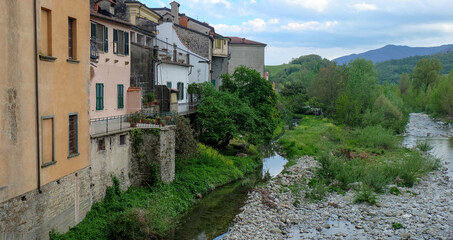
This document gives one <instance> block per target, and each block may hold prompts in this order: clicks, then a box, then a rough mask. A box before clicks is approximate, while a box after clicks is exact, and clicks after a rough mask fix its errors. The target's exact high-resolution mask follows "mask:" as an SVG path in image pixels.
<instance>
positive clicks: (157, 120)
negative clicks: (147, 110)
mask: <svg viewBox="0 0 453 240" xmlns="http://www.w3.org/2000/svg"><path fill="white" fill-rule="evenodd" d="M155 121H156V124H157V125H160V117H156V119H155Z"/></svg>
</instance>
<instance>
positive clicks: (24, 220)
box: [0, 167, 93, 240]
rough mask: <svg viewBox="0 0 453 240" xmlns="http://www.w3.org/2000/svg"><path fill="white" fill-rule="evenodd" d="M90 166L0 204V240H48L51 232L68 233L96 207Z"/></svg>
mask: <svg viewBox="0 0 453 240" xmlns="http://www.w3.org/2000/svg"><path fill="white" fill-rule="evenodd" d="M91 183H92V179H91V169H90V167H87V168H84V169H82V170H79V171H77V172H75V173H72V174H70V175H67V176H65V177H63V178H61V179H59V180H57V181H54V182H51V183H49V184H47V185H45V186H42V188H41V191H42V193H39V192H38V190H33V191H30V192H28V193H26V194H24V195H21V196H17V197H15V198H12V199H10V200H8V201H6V202H3V203H0V239H1V240H12V239H48V237H49V231H50V230H51V229H55V230H56V231H58V232H65V231H68V229H69V228H70V227H72V226H74V225H76V224H77V223H79V222H80V221H81V220H82V219H84V218H85V215H86V213H87V212H88V211H89V210H90V209H91V206H92V204H93V201H92V195H91V187H90V184H91Z"/></svg>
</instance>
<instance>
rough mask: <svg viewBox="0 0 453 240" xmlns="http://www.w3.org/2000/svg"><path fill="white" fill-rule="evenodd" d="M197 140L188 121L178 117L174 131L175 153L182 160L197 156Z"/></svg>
mask: <svg viewBox="0 0 453 240" xmlns="http://www.w3.org/2000/svg"><path fill="white" fill-rule="evenodd" d="M197 143H198V142H197V140H196V139H195V133H194V131H193V129H192V128H191V126H190V121H189V119H187V118H185V117H182V116H180V117H178V118H177V119H176V131H175V153H176V156H178V157H181V158H183V159H187V158H190V157H192V156H196V155H197V154H198V147H197Z"/></svg>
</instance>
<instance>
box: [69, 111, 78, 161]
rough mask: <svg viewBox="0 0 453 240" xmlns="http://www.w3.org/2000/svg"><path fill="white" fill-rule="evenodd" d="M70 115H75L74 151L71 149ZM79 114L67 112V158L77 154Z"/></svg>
mask: <svg viewBox="0 0 453 240" xmlns="http://www.w3.org/2000/svg"><path fill="white" fill-rule="evenodd" d="M71 117H75V119H76V121H75V134H76V135H75V137H74V145H75V147H74V148H75V151H74V152H72V151H71V144H70V143H71ZM79 155H80V153H79V114H78V113H76V112H74V113H68V159H69V158H73V157H77V156H79Z"/></svg>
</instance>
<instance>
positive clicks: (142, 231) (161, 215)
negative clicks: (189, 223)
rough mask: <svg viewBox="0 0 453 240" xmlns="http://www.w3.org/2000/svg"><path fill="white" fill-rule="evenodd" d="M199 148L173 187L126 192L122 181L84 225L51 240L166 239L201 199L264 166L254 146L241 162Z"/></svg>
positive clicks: (179, 169) (180, 164)
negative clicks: (122, 189) (123, 190)
mask: <svg viewBox="0 0 453 240" xmlns="http://www.w3.org/2000/svg"><path fill="white" fill-rule="evenodd" d="M198 147H199V154H198V156H196V157H192V158H189V159H177V161H176V171H175V172H176V173H175V174H176V176H175V180H174V181H173V182H172V183H171V184H164V183H157V184H155V185H154V186H150V187H131V188H129V189H128V190H127V191H126V192H122V191H121V189H120V188H119V182H118V181H117V180H114V183H115V184H114V186H112V187H111V188H109V189H108V190H107V193H106V198H105V199H104V200H103V201H101V202H98V203H95V204H94V205H93V207H92V210H91V211H90V212H89V213H88V214H87V217H86V218H85V219H84V220H83V221H82V222H81V223H79V224H78V225H77V226H75V227H74V228H72V229H70V231H69V232H67V233H65V234H59V233H51V235H50V237H51V239H54V240H57V239H58V240H60V239H80V240H82V239H83V240H85V239H106V240H107V239H123V240H125V239H134V240H136V239H155V238H162V237H163V236H165V235H166V233H167V232H168V231H169V230H170V229H171V228H172V227H174V226H175V225H176V224H177V222H178V219H179V218H181V217H182V216H183V215H184V214H185V213H186V212H187V211H188V210H189V208H190V206H192V205H193V203H194V202H195V201H196V198H200V197H202V195H204V194H205V193H207V192H209V191H212V190H213V189H214V188H216V187H219V186H222V185H224V184H227V183H230V182H233V181H235V180H237V179H240V178H242V177H244V175H245V174H247V173H250V172H252V171H254V170H255V169H256V168H257V167H258V166H260V165H261V161H260V157H259V156H258V152H257V151H256V149H255V148H254V146H253V145H249V146H248V148H247V149H243V150H240V152H241V153H243V156H242V157H235V156H234V155H233V156H225V155H222V154H220V153H219V152H218V151H216V150H214V149H212V148H210V147H206V146H204V145H201V144H199V145H198ZM237 151H238V150H233V149H231V150H230V151H229V152H230V153H231V154H233V153H235V152H237ZM244 154H246V156H245V155H244Z"/></svg>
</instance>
